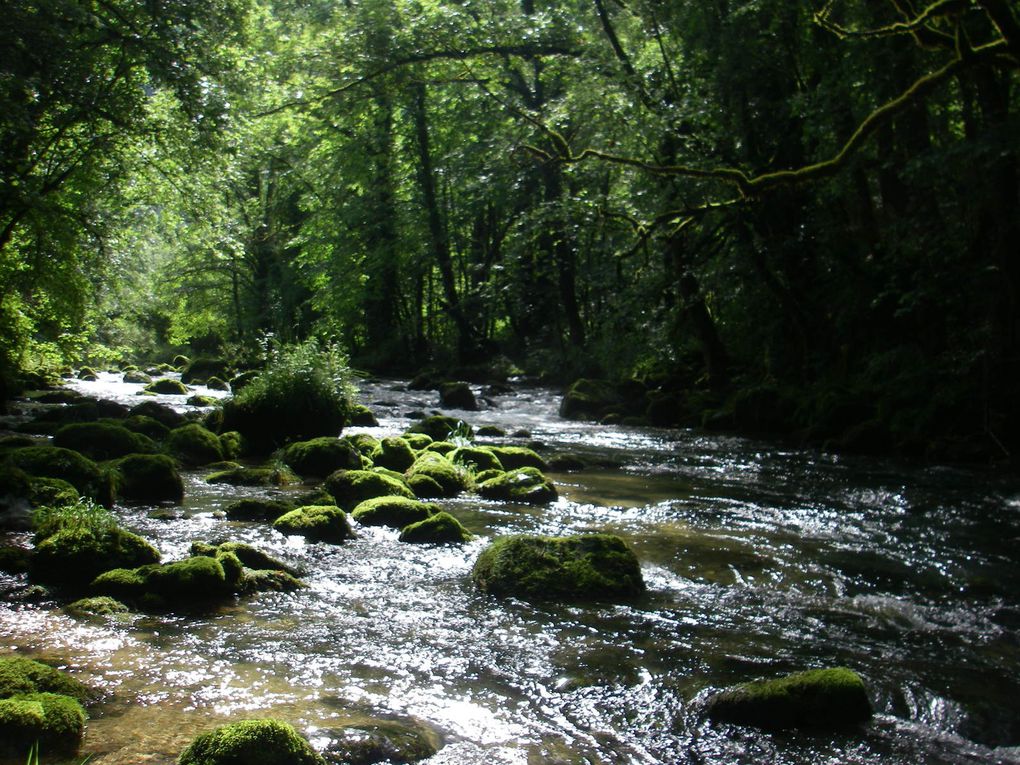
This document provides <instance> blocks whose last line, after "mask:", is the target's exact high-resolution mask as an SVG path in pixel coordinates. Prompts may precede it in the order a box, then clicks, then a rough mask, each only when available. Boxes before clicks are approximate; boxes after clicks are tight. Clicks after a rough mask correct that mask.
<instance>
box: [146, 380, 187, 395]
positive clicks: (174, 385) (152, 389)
mask: <svg viewBox="0 0 1020 765" xmlns="http://www.w3.org/2000/svg"><path fill="white" fill-rule="evenodd" d="M142 390H143V391H145V392H146V393H161V394H163V395H168V396H186V395H188V386H187V385H185V384H184V383H182V382H181V381H180V380H174V379H173V378H171V377H163V378H161V379H159V380H154V381H153V382H151V383H149V384H148V385H146V386H145V387H144V388H142Z"/></svg>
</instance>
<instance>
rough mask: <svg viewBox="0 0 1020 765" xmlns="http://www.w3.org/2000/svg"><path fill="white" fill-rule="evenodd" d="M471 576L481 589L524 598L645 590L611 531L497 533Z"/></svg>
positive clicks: (601, 596)
mask: <svg viewBox="0 0 1020 765" xmlns="http://www.w3.org/2000/svg"><path fill="white" fill-rule="evenodd" d="M471 578H472V579H473V580H474V582H475V584H476V585H477V587H478V588H479V589H480V590H482V591H483V592H487V593H490V594H492V595H497V596H510V597H517V598H521V599H523V600H538V601H541V600H555V601H562V602H578V601H588V600H625V599H628V598H633V597H636V596H638V595H640V594H641V593H643V592H644V591H645V584H644V579H643V578H642V576H641V567H640V566H639V565H638V560H637V557H636V556H635V555H634V553H633V552H632V551H631V550H630V548H628V547H627V545H626V544H624V542H623V540H622V539H620V538H619V537H616V536H612V535H610V534H589V535H584V536H576V537H541V536H524V535H521V536H508V537H501V538H499V539H496V540H495V541H493V542H492V544H490V545H489V546H488V547H487V548H486V549H485V550H483V551H482V553H481V554H480V555H479V556H478V559H477V560H476V561H475V565H474V568H473V569H472V571H471Z"/></svg>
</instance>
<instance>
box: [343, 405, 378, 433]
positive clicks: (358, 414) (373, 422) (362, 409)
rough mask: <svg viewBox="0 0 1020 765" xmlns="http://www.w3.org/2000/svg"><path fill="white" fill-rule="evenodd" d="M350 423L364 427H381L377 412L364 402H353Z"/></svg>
mask: <svg viewBox="0 0 1020 765" xmlns="http://www.w3.org/2000/svg"><path fill="white" fill-rule="evenodd" d="M350 424H351V425H357V426H359V427H362V428H376V427H379V420H378V419H377V418H376V416H375V414H374V413H373V412H372V410H371V409H369V408H368V407H367V406H365V405H364V404H352V405H351V413H350Z"/></svg>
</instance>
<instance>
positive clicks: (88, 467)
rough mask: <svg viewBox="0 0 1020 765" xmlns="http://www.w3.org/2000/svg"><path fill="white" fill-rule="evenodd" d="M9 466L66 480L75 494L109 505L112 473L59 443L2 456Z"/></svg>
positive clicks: (14, 450) (41, 475)
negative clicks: (76, 491)
mask: <svg viewBox="0 0 1020 765" xmlns="http://www.w3.org/2000/svg"><path fill="white" fill-rule="evenodd" d="M5 459H6V460H7V462H8V463H9V464H11V465H13V466H14V467H16V468H19V469H21V470H23V471H25V472H26V473H28V474H29V475H32V476H39V477H41V478H59V479H61V480H63V481H67V482H68V483H69V484H71V485H72V486H73V487H74V488H75V489H77V490H78V492H79V494H80V495H81V496H84V497H89V498H91V499H94V500H95V501H96V502H99V503H100V504H102V505H105V506H107V507H110V506H112V505H113V499H114V484H113V480H112V475H111V474H110V473H109V472H108V471H103V470H101V469H100V468H99V466H98V465H97V464H96V463H95V462H93V461H92V460H90V459H89V458H88V457H86V456H84V455H83V454H79V453H78V452H76V451H73V450H71V449H63V448H61V447H59V446H29V447H26V448H24V449H13V450H11V451H9V452H7V454H6V455H5Z"/></svg>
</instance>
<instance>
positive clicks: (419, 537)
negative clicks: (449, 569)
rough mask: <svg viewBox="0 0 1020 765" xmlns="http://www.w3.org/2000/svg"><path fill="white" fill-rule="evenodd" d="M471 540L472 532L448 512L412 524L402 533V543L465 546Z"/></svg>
mask: <svg viewBox="0 0 1020 765" xmlns="http://www.w3.org/2000/svg"><path fill="white" fill-rule="evenodd" d="M470 539H471V534H470V532H468V530H467V529H465V528H464V527H463V526H462V525H461V523H460V521H458V520H457V519H456V518H454V517H453V516H452V515H450V514H449V513H447V512H439V513H436V514H434V515H432V516H430V517H428V518H426V519H425V520H423V521H418V522H417V523H412V524H410V525H409V526H405V527H404V529H403V531H401V532H400V541H401V542H413V543H417V544H436V545H442V544H463V543H464V542H467V541H469V540H470Z"/></svg>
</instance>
